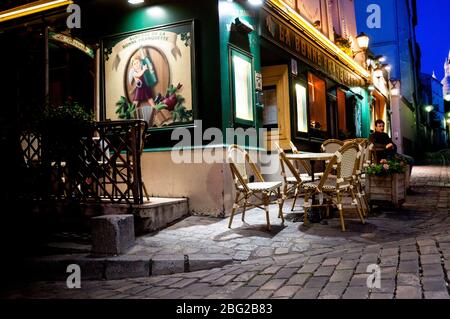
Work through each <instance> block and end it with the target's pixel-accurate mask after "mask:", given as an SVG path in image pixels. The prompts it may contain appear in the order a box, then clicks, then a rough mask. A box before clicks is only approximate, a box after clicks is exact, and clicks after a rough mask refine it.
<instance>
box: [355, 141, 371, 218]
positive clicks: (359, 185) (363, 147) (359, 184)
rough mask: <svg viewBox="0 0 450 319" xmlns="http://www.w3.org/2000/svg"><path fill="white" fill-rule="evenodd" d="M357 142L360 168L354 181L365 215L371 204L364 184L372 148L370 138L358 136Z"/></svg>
mask: <svg viewBox="0 0 450 319" xmlns="http://www.w3.org/2000/svg"><path fill="white" fill-rule="evenodd" d="M355 142H356V143H357V144H358V146H359V154H360V158H359V163H358V168H357V170H356V173H355V178H354V183H355V187H356V191H357V196H358V200H359V201H360V205H361V207H362V211H363V214H364V216H367V215H368V211H369V204H368V200H367V196H366V194H365V192H364V185H365V182H364V180H365V173H364V171H365V169H366V167H367V166H368V164H367V158H368V157H369V156H370V148H369V140H367V139H365V138H358V139H355Z"/></svg>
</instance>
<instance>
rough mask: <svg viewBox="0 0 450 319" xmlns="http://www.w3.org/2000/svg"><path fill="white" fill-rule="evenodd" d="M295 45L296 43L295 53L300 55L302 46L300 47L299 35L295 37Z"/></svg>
mask: <svg viewBox="0 0 450 319" xmlns="http://www.w3.org/2000/svg"><path fill="white" fill-rule="evenodd" d="M294 43H295V51H296V52H298V53H300V50H301V46H300V37H299V36H298V35H295V40H294Z"/></svg>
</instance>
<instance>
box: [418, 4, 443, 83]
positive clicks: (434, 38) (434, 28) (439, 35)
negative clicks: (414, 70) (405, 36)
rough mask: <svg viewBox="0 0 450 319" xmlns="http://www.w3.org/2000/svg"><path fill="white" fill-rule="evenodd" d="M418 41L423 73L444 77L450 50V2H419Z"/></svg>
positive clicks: (439, 77) (440, 78)
mask: <svg viewBox="0 0 450 319" xmlns="http://www.w3.org/2000/svg"><path fill="white" fill-rule="evenodd" d="M417 14H418V16H419V17H418V18H419V23H418V26H417V27H416V36H417V41H418V42H419V44H420V48H421V50H422V72H423V73H428V74H431V73H432V72H433V70H434V71H435V72H436V77H437V78H438V79H439V80H442V78H443V77H444V61H445V57H446V56H447V55H448V51H449V50H450V1H449V0H431V1H430V0H417Z"/></svg>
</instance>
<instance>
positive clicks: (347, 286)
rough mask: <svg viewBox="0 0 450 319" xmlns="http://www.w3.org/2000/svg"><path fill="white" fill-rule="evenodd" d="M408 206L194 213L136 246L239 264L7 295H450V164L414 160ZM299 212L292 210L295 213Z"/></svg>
mask: <svg viewBox="0 0 450 319" xmlns="http://www.w3.org/2000/svg"><path fill="white" fill-rule="evenodd" d="M411 185H412V189H413V194H412V195H408V197H407V201H406V203H405V204H404V206H403V209H402V210H394V209H391V210H390V209H383V210H382V211H380V212H378V213H377V214H375V215H373V216H370V217H369V218H368V219H367V222H366V224H365V225H362V224H361V223H360V222H359V221H358V220H356V219H355V220H349V219H347V222H346V223H347V227H348V231H347V232H345V233H343V232H341V231H340V227H339V221H338V218H333V219H329V220H327V221H328V224H327V225H322V224H310V225H309V226H303V224H302V223H301V222H294V221H292V220H293V219H292V217H295V216H296V215H298V214H299V213H301V212H302V211H301V208H300V206H299V207H298V209H296V210H294V212H290V203H286V205H285V207H284V212H285V214H286V219H287V221H286V223H285V225H284V227H281V226H280V223H279V220H278V219H277V216H276V215H277V214H276V207H273V212H272V214H271V215H272V225H273V227H272V230H271V231H270V232H269V231H266V230H265V215H264V213H263V212H262V211H260V210H258V209H254V210H251V211H248V212H247V213H246V223H242V221H241V218H240V217H241V216H240V215H237V216H236V217H235V219H234V222H233V227H232V229H228V227H227V223H228V219H217V218H209V217H200V216H191V217H188V218H186V219H185V220H183V221H181V222H179V223H176V224H175V225H173V226H171V227H169V228H167V229H165V230H162V231H160V232H158V233H156V234H151V235H147V236H145V237H142V238H140V239H139V240H138V243H139V244H138V245H137V246H136V247H135V249H134V251H133V252H132V253H135V254H141V253H149V254H155V253H164V252H166V253H167V252H170V253H172V254H173V253H184V254H197V253H199V254H214V253H221V254H228V255H230V256H232V257H233V258H234V260H235V262H234V263H233V264H230V265H227V266H224V267H222V268H214V269H209V270H202V271H196V272H186V273H179V274H173V275H162V276H153V277H147V278H133V279H123V280H109V281H106V280H105V281H87V280H86V281H82V287H81V289H68V288H67V287H66V283H65V282H34V283H29V284H26V285H21V286H20V287H16V288H14V289H11V290H8V291H6V292H2V294H1V296H0V297H3V298H170V299H172V298H173V299H181V298H189V299H191V298H217V299H220V298H239V299H240V298H254V299H259V298H261V299H264V298H281V299H285V298H301V299H311V298H312V299H314V298H319V299H331V298H332V299H340V298H343V299H361V298H369V299H380V298H381V299H393V298H395V299H403V298H438V299H443V298H444V299H449V298H450V295H449V287H448V285H449V276H450V214H449V213H450V206H449V196H450V167H444V166H442V167H441V166H417V167H414V170H413V175H412V180H411ZM288 212H289V213H288ZM371 264H377V265H378V266H379V267H380V270H381V282H380V287H379V288H377V287H374V288H368V285H367V281H368V278H369V276H370V275H371V274H372V273H371V272H370V271H368V266H369V265H371Z"/></svg>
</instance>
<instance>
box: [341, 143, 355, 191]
mask: <svg viewBox="0 0 450 319" xmlns="http://www.w3.org/2000/svg"><path fill="white" fill-rule="evenodd" d="M336 156H337V164H338V165H337V182H338V183H339V182H343V181H349V180H351V179H353V177H354V176H355V174H356V170H357V169H358V166H359V159H360V153H359V146H358V144H357V143H355V142H352V143H347V144H345V145H344V146H342V147H341V148H340V149H339V151H337V152H336Z"/></svg>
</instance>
